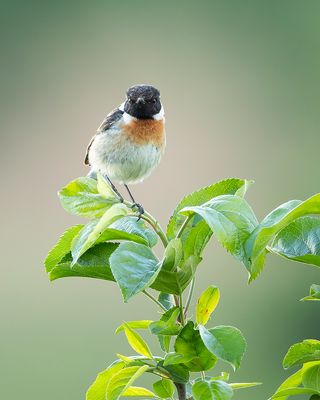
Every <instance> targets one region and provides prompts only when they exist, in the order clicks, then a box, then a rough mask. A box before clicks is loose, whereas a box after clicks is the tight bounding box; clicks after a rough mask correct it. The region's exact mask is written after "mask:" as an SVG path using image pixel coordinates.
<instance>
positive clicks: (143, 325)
mask: <svg viewBox="0 0 320 400" xmlns="http://www.w3.org/2000/svg"><path fill="white" fill-rule="evenodd" d="M152 322H153V321H150V320H149V319H144V320H139V321H126V325H128V326H129V327H130V328H131V329H148V328H149V325H150V324H151V323H152ZM123 330H124V325H123V324H121V325H120V326H118V328H117V329H116V331H115V333H119V332H122V331H123Z"/></svg>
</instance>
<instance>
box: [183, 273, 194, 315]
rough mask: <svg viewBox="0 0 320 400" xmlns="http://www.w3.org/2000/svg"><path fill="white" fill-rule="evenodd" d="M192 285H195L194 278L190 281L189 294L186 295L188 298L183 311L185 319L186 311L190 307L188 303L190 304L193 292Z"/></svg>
mask: <svg viewBox="0 0 320 400" xmlns="http://www.w3.org/2000/svg"><path fill="white" fill-rule="evenodd" d="M194 284H195V277H193V278H192V281H191V286H190V290H189V294H188V297H187V302H186V306H185V309H184V315H185V317H186V316H187V312H188V309H189V306H190V303H191V299H192V295H193V290H194Z"/></svg>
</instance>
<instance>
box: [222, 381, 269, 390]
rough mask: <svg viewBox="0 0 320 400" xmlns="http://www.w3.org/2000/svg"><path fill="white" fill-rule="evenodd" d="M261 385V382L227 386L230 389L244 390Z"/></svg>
mask: <svg viewBox="0 0 320 400" xmlns="http://www.w3.org/2000/svg"><path fill="white" fill-rule="evenodd" d="M259 385H262V383H261V382H249V383H229V386H231V387H232V389H246V388H249V387H254V386H259Z"/></svg>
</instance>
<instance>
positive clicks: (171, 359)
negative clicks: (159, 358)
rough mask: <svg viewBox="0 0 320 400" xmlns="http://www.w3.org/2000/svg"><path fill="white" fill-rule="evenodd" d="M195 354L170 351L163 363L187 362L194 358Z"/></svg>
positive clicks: (165, 364)
mask: <svg viewBox="0 0 320 400" xmlns="http://www.w3.org/2000/svg"><path fill="white" fill-rule="evenodd" d="M193 358H194V355H193V354H187V355H182V354H178V353H168V354H167V355H166V357H165V359H164V362H163V365H164V366H165V367H166V366H167V365H174V364H186V363H188V362H189V361H191V360H193Z"/></svg>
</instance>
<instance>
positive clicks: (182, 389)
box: [173, 382, 187, 400]
mask: <svg viewBox="0 0 320 400" xmlns="http://www.w3.org/2000/svg"><path fill="white" fill-rule="evenodd" d="M173 383H174V384H175V386H176V388H177V392H178V398H179V400H186V398H187V391H186V385H184V384H183V383H177V382H173Z"/></svg>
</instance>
